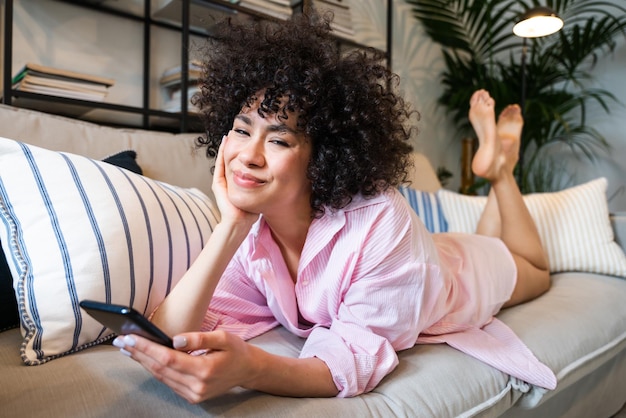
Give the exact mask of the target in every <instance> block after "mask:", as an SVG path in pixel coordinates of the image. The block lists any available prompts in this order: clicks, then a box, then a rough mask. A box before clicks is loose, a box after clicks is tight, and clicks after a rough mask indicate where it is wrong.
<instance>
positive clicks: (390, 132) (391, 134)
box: [195, 13, 419, 216]
mask: <svg viewBox="0 0 626 418" xmlns="http://www.w3.org/2000/svg"><path fill="white" fill-rule="evenodd" d="M331 18H332V16H331V15H324V16H321V15H318V14H315V13H303V14H300V15H296V16H294V17H293V18H292V19H290V20H288V21H286V22H281V23H271V22H268V21H257V22H252V23H243V24H242V23H233V22H231V21H225V22H223V23H222V24H220V25H218V27H217V28H216V30H215V32H214V34H213V37H212V38H211V39H209V40H208V43H207V44H206V50H205V51H204V53H205V58H204V66H205V67H204V71H205V73H204V76H203V77H202V79H201V80H200V89H201V94H200V95H199V97H197V98H196V102H195V104H196V105H197V106H199V107H200V108H201V109H202V113H203V117H204V122H205V128H206V137H205V138H198V140H197V143H198V146H205V147H206V153H207V156H209V157H215V156H216V155H217V150H218V148H219V145H220V143H221V141H222V136H223V135H225V134H226V133H227V132H228V131H229V130H230V129H231V128H232V122H233V119H234V117H235V116H236V115H237V114H238V113H239V112H240V111H241V109H242V108H243V107H244V106H246V105H248V106H249V105H251V104H252V102H253V101H254V100H255V93H257V92H259V91H261V90H264V98H263V101H262V103H261V104H260V106H259V113H260V114H261V116H263V117H265V115H266V114H276V113H278V112H282V114H283V115H285V117H286V113H285V112H286V111H290V112H293V111H296V112H298V114H299V117H298V121H297V127H298V129H300V130H302V132H303V133H304V134H305V135H306V137H307V138H308V139H309V140H310V141H312V157H311V161H310V162H309V166H308V178H309V179H310V181H311V185H312V194H311V207H312V209H313V213H314V214H315V216H321V215H322V214H323V213H324V210H325V208H330V209H331V210H333V209H339V208H342V207H344V206H346V205H347V204H348V203H350V202H351V200H352V197H353V196H354V195H356V194H359V193H360V194H362V195H363V196H365V197H366V198H367V197H372V196H375V195H377V194H379V193H380V192H382V191H384V190H386V189H388V188H389V187H390V186H396V185H398V184H400V183H401V182H403V181H405V180H406V178H407V170H408V167H409V166H410V164H411V162H410V161H411V160H410V158H409V154H410V151H411V150H412V147H411V146H410V145H409V138H410V135H411V129H415V128H414V127H409V126H407V125H408V121H409V120H410V118H411V116H412V115H417V112H416V111H413V110H411V108H410V105H409V104H408V103H407V102H406V101H405V100H404V99H403V98H402V97H401V96H400V95H399V94H397V93H396V92H395V89H397V87H398V84H399V77H398V76H397V75H396V74H394V73H392V72H391V71H390V70H389V68H387V66H386V65H385V61H384V58H385V57H384V55H383V54H382V53H380V52H378V51H376V50H374V49H372V48H365V49H358V50H355V51H353V52H350V53H348V54H342V53H341V51H340V50H339V45H338V43H337V41H336V39H333V38H332V36H331V35H330V23H329V22H330V19H331ZM281 98H288V100H287V101H286V104H285V105H284V108H282V109H281V108H280V107H279V106H280V103H281V102H280V99H281ZM283 103H285V101H283ZM417 116H419V115H417Z"/></svg>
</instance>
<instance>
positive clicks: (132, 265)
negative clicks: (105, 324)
mask: <svg viewBox="0 0 626 418" xmlns="http://www.w3.org/2000/svg"><path fill="white" fill-rule="evenodd" d="M91 162H92V163H93V164H94V166H95V167H96V168H97V169H98V171H99V172H100V174H101V175H102V178H103V179H104V181H105V182H106V184H107V186H108V187H109V191H110V192H111V197H112V198H113V200H114V201H115V206H116V207H117V211H118V213H119V215H120V221H121V224H122V227H123V229H124V237H125V238H126V245H127V247H128V265H129V280H130V283H129V289H130V298H129V306H134V304H135V285H136V279H135V254H134V251H133V240H132V236H131V233H130V227H129V225H128V218H127V216H126V212H125V211H124V206H123V205H122V202H121V200H120V196H119V194H118V193H117V190H116V189H115V186H114V185H113V181H112V180H111V178H110V177H109V176H108V175H107V174H106V172H105V171H104V169H103V168H102V167H101V166H100V165H99V164H98V163H96V162H95V161H93V160H92V161H91ZM120 172H121V173H122V174H124V176H126V178H128V175H127V174H126V172H125V171H123V170H122V169H121V168H120ZM129 181H130V180H129ZM144 211H145V208H144ZM104 292H105V302H107V303H111V301H112V293H113V289H112V287H111V284H110V283H107V284H106V285H105V289H104Z"/></svg>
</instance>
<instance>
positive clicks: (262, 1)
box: [236, 0, 302, 20]
mask: <svg viewBox="0 0 626 418" xmlns="http://www.w3.org/2000/svg"><path fill="white" fill-rule="evenodd" d="M300 3H302V0H239V1H238V2H237V3H236V4H238V5H239V6H241V7H243V8H246V9H250V10H254V11H256V12H259V13H262V14H264V15H267V16H273V17H275V18H278V19H283V20H287V19H289V18H290V17H291V15H292V14H293V9H294V8H295V7H296V6H298V5H299V4H300Z"/></svg>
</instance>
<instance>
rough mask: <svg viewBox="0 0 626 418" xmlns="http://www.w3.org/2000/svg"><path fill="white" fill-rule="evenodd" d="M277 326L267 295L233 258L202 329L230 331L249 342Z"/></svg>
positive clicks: (212, 301) (218, 286)
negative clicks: (268, 304)
mask: <svg viewBox="0 0 626 418" xmlns="http://www.w3.org/2000/svg"><path fill="white" fill-rule="evenodd" d="M276 325H278V321H276V319H275V318H274V316H273V314H272V311H271V310H270V308H269V307H268V306H267V301H266V297H265V295H263V294H262V293H261V291H260V290H259V289H258V288H257V287H256V286H255V285H254V283H252V282H251V281H250V280H249V279H248V277H247V275H246V274H245V272H244V270H243V268H242V267H241V265H240V264H239V263H238V261H237V258H233V260H232V261H231V262H230V264H229V265H228V267H227V268H226V271H225V272H224V274H223V275H222V278H221V279H220V281H219V283H218V285H217V288H216V289H215V293H214V295H213V298H212V299H211V304H210V305H209V309H208V310H207V312H206V314H205V317H204V320H203V323H202V327H201V329H202V330H203V331H215V330H223V331H228V332H230V333H232V334H235V335H237V336H239V337H240V338H242V339H244V340H248V339H250V338H254V337H256V336H257V335H261V334H262V333H264V332H266V331H269V330H270V329H272V328H274V327H275V326H276Z"/></svg>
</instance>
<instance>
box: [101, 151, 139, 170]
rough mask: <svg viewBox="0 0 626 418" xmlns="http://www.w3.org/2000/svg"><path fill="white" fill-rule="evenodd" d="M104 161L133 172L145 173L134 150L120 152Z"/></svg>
mask: <svg viewBox="0 0 626 418" xmlns="http://www.w3.org/2000/svg"><path fill="white" fill-rule="evenodd" d="M102 161H104V162H105V163H109V164H113V165H116V166H118V167H122V168H125V169H127V170H130V171H132V172H133V173H137V174H143V170H141V167H140V166H139V164H137V153H136V152H135V151H133V150H127V151H122V152H118V153H117V154H113V155H111V156H110V157H107V158H105V159H103V160H102Z"/></svg>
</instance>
